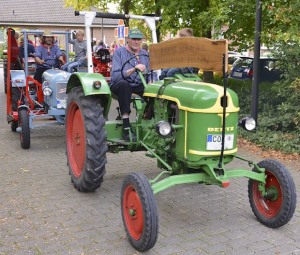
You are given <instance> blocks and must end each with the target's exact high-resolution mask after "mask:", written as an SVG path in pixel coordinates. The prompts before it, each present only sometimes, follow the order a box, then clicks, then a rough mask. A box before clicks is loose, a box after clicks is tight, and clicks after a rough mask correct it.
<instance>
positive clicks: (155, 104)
mask: <svg viewBox="0 0 300 255" xmlns="http://www.w3.org/2000/svg"><path fill="white" fill-rule="evenodd" d="M79 14H83V15H90V13H89V12H80V13H79ZM93 15H95V16H96V17H104V18H107V16H105V15H104V14H100V13H95V14H93ZM103 15H104V16H103ZM106 15H107V14H106ZM128 16H129V15H128ZM128 16H126V17H127V18H128ZM124 17H125V16H124ZM135 17H137V16H135ZM110 18H112V17H110ZM117 18H121V17H120V15H117ZM146 18H150V19H153V17H148V16H147V17H146ZM227 54H228V52H227V41H226V40H218V41H212V40H208V39H205V38H177V39H172V40H169V41H165V42H162V43H158V44H152V45H150V54H149V55H150V66H151V69H153V70H158V69H160V68H168V67H174V66H176V67H186V66H194V67H198V68H201V69H202V70H212V71H221V70H222V71H223V73H225V72H226V66H227V63H226V59H227ZM139 75H140V76H141V79H142V80H143V81H144V86H145V92H144V95H143V98H140V97H132V107H133V108H134V109H135V110H136V120H135V121H134V122H132V128H133V129H134V131H135V134H136V137H137V139H136V141H133V140H132V139H131V140H130V142H125V141H124V140H123V139H122V121H121V120H119V119H116V120H107V119H108V114H109V112H110V111H112V110H113V109H112V110H111V109H110V106H111V102H112V100H114V95H112V93H111V91H110V88H109V85H108V83H107V81H106V80H105V78H104V77H103V76H102V75H100V74H92V73H86V74H84V73H81V74H80V73H74V74H72V75H71V77H70V79H69V82H68V85H67V93H68V101H67V110H66V143H67V158H68V166H69V172H70V175H71V180H72V182H73V184H74V186H75V188H76V189H77V190H79V191H82V192H88V191H94V190H96V189H97V188H99V187H100V185H101V183H102V181H103V178H104V174H105V165H106V163H107V158H106V153H107V152H114V153H116V152H119V151H122V150H123V151H124V150H127V151H132V152H133V151H146V153H145V154H146V156H150V157H153V158H156V159H157V165H158V167H159V168H161V169H162V171H161V172H160V173H159V174H158V175H157V176H156V177H155V178H154V179H152V180H148V179H147V177H146V176H145V175H144V174H141V173H132V174H129V175H128V176H126V177H125V179H124V182H123V185H122V189H121V212H122V218H123V223H124V227H125V230H126V233H127V237H128V239H129V241H130V243H131V245H132V246H133V247H134V248H135V249H136V250H138V251H141V252H144V251H147V250H149V249H151V248H152V247H153V246H154V245H155V243H156V240H157V236H158V227H159V220H158V212H157V204H156V200H155V196H154V195H155V194H157V193H158V192H161V191H163V190H166V189H168V188H170V187H172V186H174V185H179V184H187V183H197V184H207V185H218V186H220V187H223V188H226V187H228V186H229V185H230V179H232V178H237V177H247V178H249V183H248V194H249V201H250V206H251V208H252V211H253V212H254V214H255V216H256V217H257V219H258V220H259V221H260V222H261V223H262V224H264V225H266V226H268V227H270V228H278V227H281V226H283V225H285V224H286V223H288V222H289V220H290V219H291V218H292V216H293V214H294V211H295V207H296V190H295V184H294V182H293V179H292V177H291V175H290V173H289V171H288V170H287V169H286V168H285V167H284V166H283V165H282V164H281V163H279V162H278V161H275V160H272V159H266V160H263V161H261V162H259V163H254V162H253V161H252V160H248V159H244V158H242V157H240V156H238V155H237V151H238V148H237V136H238V127H242V128H244V129H247V130H254V129H255V121H254V120H253V119H252V118H250V117H248V118H243V119H242V120H239V119H238V114H239V101H238V96H237V94H236V93H235V92H234V91H232V90H231V89H227V88H226V81H224V86H223V87H222V86H218V85H214V84H210V83H205V82H202V81H200V80H199V78H198V77H197V76H195V75H183V74H178V75H175V77H170V78H165V79H164V80H159V81H156V82H153V83H151V84H147V83H146V82H145V79H144V76H143V74H142V73H139ZM233 159H239V160H242V161H246V162H248V165H249V169H244V168H238V169H230V168H227V167H226V165H227V164H228V163H229V162H231V161H232V160H233Z"/></svg>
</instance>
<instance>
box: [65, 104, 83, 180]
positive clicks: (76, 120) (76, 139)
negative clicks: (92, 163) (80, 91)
mask: <svg viewBox="0 0 300 255" xmlns="http://www.w3.org/2000/svg"><path fill="white" fill-rule="evenodd" d="M67 116H68V119H67V139H66V140H67V148H68V157H69V164H70V167H71V169H72V172H73V174H74V175H75V176H76V177H79V176H81V174H82V170H83V166H84V162H85V150H86V148H85V132H84V124H83V119H82V115H81V112H80V109H79V107H78V105H77V104H76V103H75V102H73V103H71V104H70V106H69V111H68V115H67Z"/></svg>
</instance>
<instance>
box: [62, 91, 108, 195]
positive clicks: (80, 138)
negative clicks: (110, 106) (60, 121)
mask: <svg viewBox="0 0 300 255" xmlns="http://www.w3.org/2000/svg"><path fill="white" fill-rule="evenodd" d="M104 125H105V118H104V116H103V108H102V107H101V104H100V98H99V97H96V96H85V95H84V92H83V89H82V87H75V88H73V89H72V90H71V92H70V93H69V95H68V103H67V111H66V143H67V158H68V166H69V172H70V175H71V180H72V182H73V183H74V186H75V188H76V189H77V190H78V191H85V192H88V191H94V190H96V189H97V188H99V187H100V185H101V183H102V181H103V176H104V174H105V164H106V162H107V159H106V151H107V144H106V132H105V130H104Z"/></svg>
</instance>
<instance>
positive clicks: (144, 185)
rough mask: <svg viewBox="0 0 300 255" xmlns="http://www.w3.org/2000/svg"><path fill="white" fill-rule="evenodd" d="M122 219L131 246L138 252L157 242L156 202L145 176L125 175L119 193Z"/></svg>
mask: <svg viewBox="0 0 300 255" xmlns="http://www.w3.org/2000/svg"><path fill="white" fill-rule="evenodd" d="M121 209H122V219H123V223H124V227H125V230H126V234H127V237H128V239H129V242H130V243H131V245H132V246H133V247H134V248H135V249H136V250H138V251H141V252H144V251H147V250H149V249H151V248H152V247H153V246H154V245H155V243H156V240H157V234H158V213H157V205H156V200H155V197H154V194H153V191H152V188H151V186H150V183H149V181H148V180H147V178H146V176H145V175H143V174H141V173H133V174H130V175H127V176H126V177H125V179H124V182H123V186H122V191H121Z"/></svg>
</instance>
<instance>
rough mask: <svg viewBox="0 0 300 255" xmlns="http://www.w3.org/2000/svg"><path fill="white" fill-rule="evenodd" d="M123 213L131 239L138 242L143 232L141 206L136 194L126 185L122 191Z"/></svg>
mask: <svg viewBox="0 0 300 255" xmlns="http://www.w3.org/2000/svg"><path fill="white" fill-rule="evenodd" d="M123 213H124V217H125V223H126V226H127V229H128V231H129V233H130V235H131V237H132V238H133V239H135V240H139V239H140V238H141V236H142V234H143V230H144V215H143V206H142V203H141V200H140V197H139V195H138V193H137V192H136V190H135V188H134V187H133V186H132V185H128V186H127V187H126V188H125V191H124V196H123Z"/></svg>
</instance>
